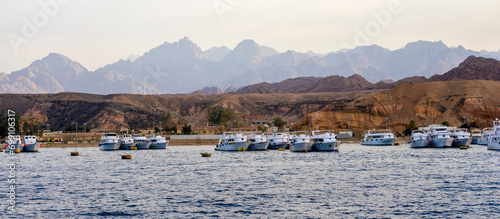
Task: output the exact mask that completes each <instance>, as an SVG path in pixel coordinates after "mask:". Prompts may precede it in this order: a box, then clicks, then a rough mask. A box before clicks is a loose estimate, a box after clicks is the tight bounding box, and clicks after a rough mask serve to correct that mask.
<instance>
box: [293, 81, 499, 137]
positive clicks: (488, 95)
mask: <svg viewBox="0 0 500 219" xmlns="http://www.w3.org/2000/svg"><path fill="white" fill-rule="evenodd" d="M499 92H500V82H498V81H478V80H469V81H437V82H426V83H404V84H401V85H398V86H397V87H395V88H393V89H391V90H388V91H386V92H383V93H380V94H378V95H374V96H372V97H360V98H359V99H357V100H355V101H352V102H350V103H347V104H344V105H339V104H331V105H328V106H326V107H324V108H323V109H321V110H319V111H318V112H314V113H310V114H308V115H306V116H305V117H304V118H303V119H302V120H301V122H299V123H297V125H296V126H295V128H296V129H308V126H309V123H308V120H307V118H312V124H313V126H316V125H317V126H319V128H334V129H339V128H347V118H352V120H351V127H353V128H354V129H359V130H366V129H371V128H385V126H386V117H391V128H392V129H393V130H398V131H402V130H404V129H406V128H407V125H408V123H409V121H410V120H415V121H416V122H417V125H419V126H420V125H424V124H425V122H426V120H425V117H426V116H429V117H431V118H430V123H431V124H433V123H438V124H440V123H442V122H443V121H448V122H449V123H450V124H451V125H452V126H460V125H462V123H463V116H470V122H471V124H472V125H474V126H478V127H487V126H491V121H492V120H493V119H494V118H496V117H497V116H499V115H498V114H500V108H499V107H498V106H500V99H498V93H499Z"/></svg>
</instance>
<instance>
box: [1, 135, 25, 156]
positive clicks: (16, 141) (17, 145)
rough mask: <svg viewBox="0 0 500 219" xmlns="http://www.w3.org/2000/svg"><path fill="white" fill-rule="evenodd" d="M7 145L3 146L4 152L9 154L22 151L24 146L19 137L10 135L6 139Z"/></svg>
mask: <svg viewBox="0 0 500 219" xmlns="http://www.w3.org/2000/svg"><path fill="white" fill-rule="evenodd" d="M7 141H8V143H7V145H6V146H5V152H6V153H9V152H11V151H19V152H21V151H23V149H24V144H22V142H21V136H19V135H11V136H9V138H8V140H7Z"/></svg>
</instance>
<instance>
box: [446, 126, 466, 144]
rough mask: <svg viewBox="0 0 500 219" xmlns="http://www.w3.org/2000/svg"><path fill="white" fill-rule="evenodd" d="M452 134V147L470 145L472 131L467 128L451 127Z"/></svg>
mask: <svg viewBox="0 0 500 219" xmlns="http://www.w3.org/2000/svg"><path fill="white" fill-rule="evenodd" d="M450 136H451V137H452V138H453V143H452V144H451V146H452V147H460V146H469V145H470V141H471V140H470V133H469V132H468V130H467V129H466V128H454V129H450Z"/></svg>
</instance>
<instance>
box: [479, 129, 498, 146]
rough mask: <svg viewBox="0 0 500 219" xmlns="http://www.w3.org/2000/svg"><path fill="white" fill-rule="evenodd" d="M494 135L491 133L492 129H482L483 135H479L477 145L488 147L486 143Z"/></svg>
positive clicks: (493, 132)
mask: <svg viewBox="0 0 500 219" xmlns="http://www.w3.org/2000/svg"><path fill="white" fill-rule="evenodd" d="M494 134H495V131H493V128H484V129H483V135H481V138H479V139H478V140H477V144H478V145H484V146H486V145H488V142H489V141H490V137H491V136H492V135H494Z"/></svg>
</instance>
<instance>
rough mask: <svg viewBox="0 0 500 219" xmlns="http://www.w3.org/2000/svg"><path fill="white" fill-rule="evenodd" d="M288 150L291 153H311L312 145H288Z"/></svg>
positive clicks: (302, 143)
mask: <svg viewBox="0 0 500 219" xmlns="http://www.w3.org/2000/svg"><path fill="white" fill-rule="evenodd" d="M290 150H291V151H293V152H309V151H312V143H311V142H301V143H295V144H290Z"/></svg>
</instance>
